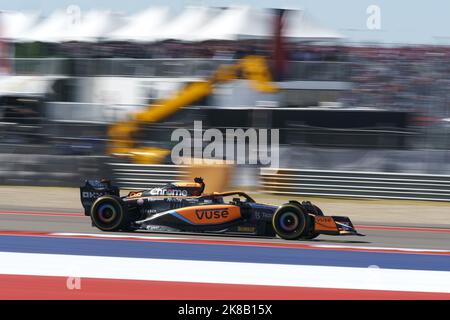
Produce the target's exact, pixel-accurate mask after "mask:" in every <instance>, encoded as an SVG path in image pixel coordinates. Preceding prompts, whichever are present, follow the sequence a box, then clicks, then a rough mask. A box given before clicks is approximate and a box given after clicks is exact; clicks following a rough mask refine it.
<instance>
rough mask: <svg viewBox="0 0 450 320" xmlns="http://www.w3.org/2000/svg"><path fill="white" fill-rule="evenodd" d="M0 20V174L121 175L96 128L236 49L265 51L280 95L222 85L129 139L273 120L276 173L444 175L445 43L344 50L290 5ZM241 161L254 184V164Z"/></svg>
mask: <svg viewBox="0 0 450 320" xmlns="http://www.w3.org/2000/svg"><path fill="white" fill-rule="evenodd" d="M281 13H282V14H283V15H282V17H283V19H284V21H283V23H280V20H279V19H280V18H279V17H280V16H281V15H280V14H281ZM0 17H1V22H2V23H1V28H0V35H1V37H2V42H1V48H0V51H1V53H2V55H1V59H0V68H1V72H2V76H1V77H0V101H1V102H0V137H1V140H0V145H1V154H0V157H1V159H0V161H1V162H2V167H1V168H0V183H4V184H38V185H78V184H79V181H80V179H83V178H85V177H90V176H98V175H113V176H114V175H117V178H118V179H123V180H122V182H123V181H128V182H129V181H130V179H129V176H126V175H125V176H124V175H123V173H124V170H123V169H121V166H123V165H125V164H124V163H121V161H123V160H118V159H116V158H114V157H112V156H111V155H109V154H108V152H107V143H108V139H109V136H108V127H109V126H111V124H113V123H115V122H117V121H123V120H125V119H128V118H129V116H130V114H131V113H133V112H136V111H138V110H142V109H143V108H144V107H145V106H146V105H148V104H149V103H152V102H153V101H155V100H157V99H160V98H164V97H167V96H170V95H172V94H174V93H175V92H177V90H179V89H181V88H182V87H183V86H185V85H186V84H188V83H191V82H194V81H198V80H203V79H206V78H208V77H209V76H211V75H212V74H213V73H214V72H215V71H216V70H217V68H219V66H221V65H231V64H233V63H235V62H236V61H238V60H239V59H241V58H243V57H245V56H248V55H257V56H263V57H265V58H266V59H267V61H268V63H269V67H270V70H271V74H272V75H273V77H274V80H275V81H274V83H275V84H276V85H277V86H278V87H279V88H280V92H279V93H278V94H275V95H268V94H265V93H257V92H252V91H251V90H249V85H248V83H247V81H246V80H244V79H238V80H237V81H233V82H230V83H225V84H221V85H219V86H218V87H217V88H216V89H215V91H214V92H213V94H211V95H208V96H207V97H206V98H204V99H201V100H199V101H197V102H196V103H193V104H190V105H189V106H186V107H184V108H183V109H181V110H180V111H178V112H176V113H174V114H173V115H170V116H169V117H167V118H166V119H164V120H163V121H158V122H157V123H152V124H142V125H141V127H142V130H140V131H139V133H138V134H137V135H136V137H135V139H137V140H139V141H140V143H141V144H143V145H147V146H157V147H161V148H168V149H170V147H171V142H170V133H171V132H172V130H173V129H175V128H180V127H187V128H190V127H192V124H193V121H194V120H203V122H204V123H205V124H206V126H205V129H206V128H208V127H214V128H219V129H224V128H250V127H255V128H263V127H264V128H278V129H280V134H281V136H280V144H281V146H280V166H281V167H283V168H287V169H293V170H316V171H321V170H322V171H330V170H336V171H342V172H346V171H348V172H351V171H361V172H368V173H370V172H379V173H403V174H410V175H413V174H430V175H436V176H437V175H439V176H441V175H450V161H449V160H450V151H449V150H450V142H449V141H450V139H448V138H449V137H450V106H449V102H450V101H449V98H450V67H449V66H448V64H447V63H446V62H447V61H448V60H449V58H450V48H449V47H445V46H429V45H427V46H424V45H415V46H413V45H411V46H392V45H391V46H383V45H377V46H375V45H365V46H363V45H358V46H355V45H348V44H347V43H346V39H345V38H344V36H343V35H341V34H340V33H339V32H337V31H335V30H331V29H329V28H326V27H325V26H323V25H321V24H320V23H318V22H317V21H316V20H315V19H314V18H312V17H311V16H310V15H309V14H308V13H307V12H304V11H302V10H289V11H280V10H257V9H252V8H249V7H231V8H204V7H201V8H186V10H185V11H183V12H182V13H181V14H179V15H176V16H173V15H171V13H170V11H169V10H168V9H167V8H149V9H148V10H145V11H143V12H139V13H137V14H136V15H133V16H130V17H127V16H122V15H118V14H115V13H111V12H100V11H93V12H89V13H87V14H84V15H80V17H78V18H77V17H75V18H74V17H73V16H70V17H68V16H67V13H66V12H64V11H57V12H55V13H53V14H51V15H50V16H48V17H39V16H38V15H36V14H29V13H18V12H3V13H2V14H1V16H0ZM226 26H228V27H226ZM280 33H282V34H280ZM110 164H111V165H110ZM160 164H161V165H169V166H170V165H171V163H170V159H166V160H165V162H163V163H160ZM241 169H245V168H241ZM248 169H249V172H250V174H249V176H250V177H249V178H248V179H250V180H252V179H255V176H254V173H253V172H255V170H259V168H254V167H252V168H248ZM155 170H156V169H155ZM173 170H175V168H173ZM166 171H167V170H166ZM240 177H241V178H242V177H245V175H240ZM164 178H165V177H164ZM164 178H160V179H161V180H164ZM170 178H173V179H175V178H176V175H175V176H170ZM127 179H128V180H127ZM152 181H156V180H155V179H154V180H152ZM156 182H159V180H158V181H156ZM139 183H141V182H139ZM240 183H242V184H249V185H250V184H252V183H249V182H248V181H247V183H245V182H242V181H241V182H240ZM128 186H129V185H128ZM139 186H140V185H138V187H139ZM314 190H317V188H316V189H314ZM311 192H312V193H314V191H311ZM405 192H406V193H408V191H405V190H403V191H402V193H401V194H405ZM448 196H450V195H448ZM446 197H447V195H446Z"/></svg>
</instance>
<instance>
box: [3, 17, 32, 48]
mask: <svg viewBox="0 0 450 320" xmlns="http://www.w3.org/2000/svg"><path fill="white" fill-rule="evenodd" d="M37 19H38V14H36V13H22V12H13V11H5V12H1V13H0V38H2V39H6V40H10V41H15V40H16V39H20V38H21V37H22V36H23V35H24V34H25V33H26V32H27V31H28V30H29V29H30V28H31V27H32V26H33V25H34V24H35V23H36V22H37Z"/></svg>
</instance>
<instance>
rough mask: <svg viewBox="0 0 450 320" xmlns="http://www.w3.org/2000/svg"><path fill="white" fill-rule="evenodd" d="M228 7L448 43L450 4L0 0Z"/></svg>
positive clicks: (22, 5) (391, 38)
mask: <svg viewBox="0 0 450 320" xmlns="http://www.w3.org/2000/svg"><path fill="white" fill-rule="evenodd" d="M230 4H249V5H252V6H255V7H285V8H303V9H306V10H307V11H308V12H309V13H310V14H311V15H313V16H314V17H315V18H316V19H317V20H318V21H320V22H321V23H322V24H324V25H326V26H328V27H331V28H334V29H337V30H339V31H340V32H341V33H343V34H344V35H346V36H347V37H348V39H349V40H350V41H355V42H359V41H375V42H385V43H429V44H450V19H449V17H448V16H449V14H450V1H448V0H428V1H424V0H420V1H416V0H415V1H407V0H378V1H376V0H335V1H332V0H279V1H277V0H247V1H242V0H241V1H236V0H234V1H233V0H232V1H229V0H208V1H207V0H120V1H119V0H14V1H11V0H0V10H20V11H29V10H32V11H41V12H42V13H44V14H48V13H50V12H52V11H53V10H55V9H58V8H62V9H64V8H66V7H67V6H68V5H78V6H79V7H80V8H81V10H82V11H84V10H89V9H111V10H115V11H121V12H125V13H134V12H137V11H139V10H141V9H144V8H147V7H149V6H151V5H168V6H170V7H171V8H172V9H173V11H174V12H177V11H179V10H181V8H183V6H186V5H211V6H226V5H230ZM369 5H377V6H379V7H380V9H381V29H380V30H369V29H367V27H366V21H367V18H368V14H367V13H366V9H367V7H368V6H369Z"/></svg>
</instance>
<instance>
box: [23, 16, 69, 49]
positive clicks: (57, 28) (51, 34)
mask: <svg viewBox="0 0 450 320" xmlns="http://www.w3.org/2000/svg"><path fill="white" fill-rule="evenodd" d="M68 27H69V25H68V23H67V14H66V13H65V12H64V11H62V10H58V11H55V12H53V13H52V14H51V15H50V16H49V17H48V18H46V19H44V20H43V21H41V22H40V23H39V24H38V25H37V26H36V27H34V28H32V29H30V30H28V32H25V33H24V34H22V35H21V36H20V38H19V39H18V40H20V41H25V42H27V41H30V42H32V41H42V42H58V41H60V39H61V37H62V36H63V35H64V34H65V33H66V32H67V29H68Z"/></svg>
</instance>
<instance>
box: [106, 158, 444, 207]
mask: <svg viewBox="0 0 450 320" xmlns="http://www.w3.org/2000/svg"><path fill="white" fill-rule="evenodd" d="M108 165H109V167H110V172H112V174H113V178H114V181H115V183H116V184H118V185H119V186H120V187H121V188H123V189H135V190H137V189H145V188H148V187H152V186H160V185H163V184H165V183H167V182H175V181H179V180H183V179H184V178H185V177H186V174H187V170H186V169H187V167H186V166H175V165H140V164H129V163H109V164H108ZM245 170H250V171H252V170H253V169H251V168H248V169H245ZM245 170H244V171H245ZM238 172H239V175H243V174H244V173H243V170H239V171H238ZM259 185H260V190H261V191H262V192H266V193H271V194H279V195H315V196H328V197H351V198H375V199H404V200H433V201H450V175H428V174H409V173H386V172H356V171H355V172H352V171H325V170H305V169H272V168H261V170H260V174H259Z"/></svg>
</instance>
